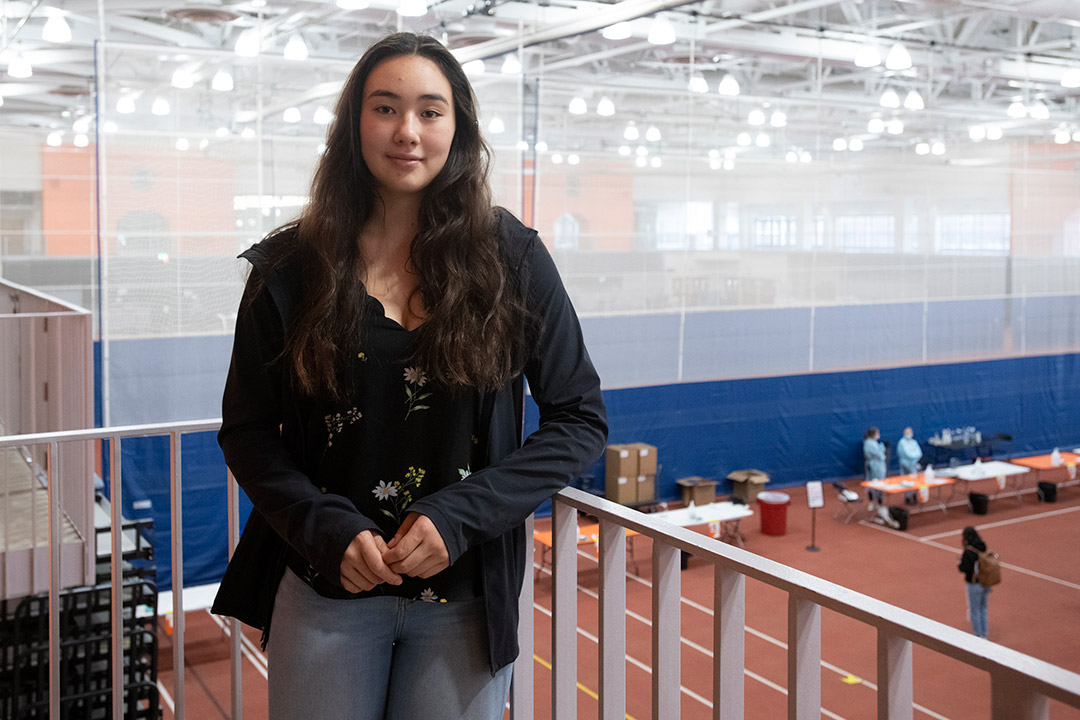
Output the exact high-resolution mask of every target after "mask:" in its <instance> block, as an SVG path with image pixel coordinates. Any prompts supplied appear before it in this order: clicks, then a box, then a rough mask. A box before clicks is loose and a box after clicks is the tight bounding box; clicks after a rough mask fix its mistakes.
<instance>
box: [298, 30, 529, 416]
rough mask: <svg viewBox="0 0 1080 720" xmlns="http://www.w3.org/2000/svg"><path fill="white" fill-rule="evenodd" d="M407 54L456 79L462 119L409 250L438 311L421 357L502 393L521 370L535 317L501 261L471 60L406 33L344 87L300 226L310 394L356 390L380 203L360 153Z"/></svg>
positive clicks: (385, 44) (429, 321)
mask: <svg viewBox="0 0 1080 720" xmlns="http://www.w3.org/2000/svg"><path fill="white" fill-rule="evenodd" d="M402 55H418V56H420V57H423V58H426V59H428V60H430V61H431V62H433V63H435V65H436V66H437V67H438V68H439V69H440V71H441V72H442V74H443V75H444V76H445V77H446V80H447V81H448V82H449V84H450V88H451V91H452V93H453V105H454V116H455V132H454V138H453V141H452V142H451V145H450V152H449V156H448V157H447V160H446V164H445V165H444V166H443V168H442V170H441V171H440V172H439V174H438V175H437V176H436V177H435V178H434V179H432V181H431V183H430V184H429V185H428V187H427V188H426V189H425V190H424V193H423V197H422V199H421V202H420V211H419V218H418V221H419V222H418V229H417V233H416V236H415V237H414V238H413V240H412V245H411V247H410V264H411V268H412V270H413V272H414V273H415V274H416V278H417V289H416V292H417V293H419V295H420V300H421V301H422V303H423V306H424V309H425V310H426V311H427V318H426V319H425V320H424V322H423V323H422V325H421V326H420V328H419V331H418V333H417V339H416V344H415V347H414V352H413V356H412V357H411V358H410V362H411V363H414V364H416V365H418V366H419V367H421V368H422V369H423V370H424V371H425V372H426V373H427V375H428V376H429V377H431V378H432V379H433V380H435V381H436V382H438V383H440V384H442V385H444V386H446V387H448V388H451V389H460V388H464V387H479V388H481V389H493V388H495V387H498V386H499V385H501V384H502V383H503V382H505V381H506V380H507V379H508V378H509V377H511V376H512V375H513V374H515V372H517V371H518V370H519V368H517V367H516V366H515V362H516V359H515V358H516V354H515V352H514V346H515V340H516V339H517V337H518V332H519V329H520V327H521V325H522V321H523V319H524V315H525V312H524V306H523V303H522V301H521V300H520V298H518V296H517V294H516V292H515V290H516V288H512V287H510V280H509V279H508V277H507V275H506V273H505V272H504V269H503V265H502V263H501V262H500V261H499V247H498V238H497V237H496V234H495V214H494V211H493V209H492V205H491V191H490V189H489V187H488V170H489V166H490V158H491V150H490V148H489V147H488V145H487V143H486V142H485V141H484V138H483V137H482V135H481V134H480V125H479V120H478V117H477V110H476V98H475V96H474V95H473V91H472V87H471V86H470V84H469V81H468V79H467V78H466V77H465V73H464V72H463V71H462V69H461V65H460V64H459V63H458V61H457V60H456V59H455V58H454V56H453V55H451V54H450V52H449V51H448V50H447V49H446V48H445V47H443V46H442V45H441V44H440V43H439V42H438V41H437V40H435V39H434V38H431V37H425V36H421V35H414V34H412V33H397V34H394V35H390V36H387V37H385V38H383V39H382V40H380V41H379V42H377V43H376V44H375V45H373V46H372V47H371V48H370V49H369V50H368V51H367V52H366V53H364V55H363V57H361V58H360V61H359V62H357V64H356V67H354V68H353V70H352V73H351V74H350V75H349V78H348V80H347V81H346V82H345V86H344V88H343V89H342V91H341V96H340V98H339V99H338V103H337V108H336V112H335V118H334V121H333V122H332V124H331V126H330V128H329V132H328V135H327V139H326V151H325V152H324V153H323V155H322V158H321V159H320V160H319V163H318V165H317V167H316V170H315V176H314V179H313V181H312V187H311V202H310V204H309V205H308V206H307V207H306V208H305V210H304V211H303V213H302V214H301V216H300V217H299V219H298V220H297V221H296V222H295V223H293V225H295V230H296V235H297V239H298V242H297V243H296V246H295V252H297V253H298V254H299V256H300V258H301V260H302V267H303V268H304V278H303V280H304V302H303V303H302V304H301V308H300V310H299V311H298V313H297V316H296V318H295V320H294V322H293V323H292V325H291V327H290V330H289V331H288V335H287V337H286V347H285V355H286V357H287V359H288V360H289V361H290V364H291V367H292V370H293V377H294V385H295V387H296V389H297V390H299V391H300V392H301V393H302V394H304V395H306V396H321V395H328V396H330V397H336V398H340V397H341V396H342V395H343V394H344V393H345V392H346V388H345V387H344V386H343V384H342V378H341V377H339V375H338V373H339V371H340V369H341V367H342V362H341V361H342V360H343V359H344V358H345V357H346V353H347V352H349V351H351V350H354V349H355V348H354V345H353V344H354V343H355V342H356V339H357V338H359V337H361V325H362V322H361V313H360V308H361V307H362V303H363V300H364V296H365V292H366V291H365V289H364V286H363V284H362V282H361V278H362V277H363V276H364V269H365V268H364V258H363V256H362V254H361V253H360V251H359V244H358V238H359V236H360V231H361V229H362V228H363V227H364V226H365V224H366V223H367V221H368V220H369V219H370V218H371V217H372V215H373V213H374V212H375V210H376V208H377V203H379V202H380V198H379V191H378V185H377V183H376V181H375V178H374V177H373V176H372V174H371V172H370V170H369V169H368V167H367V165H366V164H365V162H364V158H363V155H362V154H361V145H360V113H361V108H362V105H363V95H364V84H365V83H366V81H367V78H368V76H369V75H370V74H371V72H372V71H373V70H374V69H375V67H376V66H377V65H378V64H379V63H381V62H383V61H384V60H387V59H390V58H393V57H399V56H402Z"/></svg>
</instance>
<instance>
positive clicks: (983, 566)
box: [969, 547, 1001, 587]
mask: <svg viewBox="0 0 1080 720" xmlns="http://www.w3.org/2000/svg"><path fill="white" fill-rule="evenodd" d="M969 549H970V550H971V551H972V552H973V553H975V554H976V555H977V556H978V557H979V559H978V561H977V562H976V563H975V582H977V583H979V584H980V585H982V586H983V587H992V586H994V585H997V584H998V583H999V582H1001V563H1000V562H999V561H998V554H997V553H996V552H990V551H989V550H976V549H975V548H973V547H969Z"/></svg>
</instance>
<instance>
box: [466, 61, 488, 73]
mask: <svg viewBox="0 0 1080 720" xmlns="http://www.w3.org/2000/svg"><path fill="white" fill-rule="evenodd" d="M461 69H462V70H464V71H465V74H466V75H483V74H484V73H485V72H487V67H485V65H484V61H483V60H470V61H469V62H467V63H465V64H464V65H462V66H461Z"/></svg>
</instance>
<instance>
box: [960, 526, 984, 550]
mask: <svg viewBox="0 0 1080 720" xmlns="http://www.w3.org/2000/svg"><path fill="white" fill-rule="evenodd" d="M962 537H963V543H964V547H972V548H973V547H975V546H976V545H982V546H983V547H986V544H985V543H984V542H983V539H982V538H981V537H979V531H978V530H976V529H975V528H973V527H971V526H970V525H968V526H967V527H966V528H964V533H963V536H962Z"/></svg>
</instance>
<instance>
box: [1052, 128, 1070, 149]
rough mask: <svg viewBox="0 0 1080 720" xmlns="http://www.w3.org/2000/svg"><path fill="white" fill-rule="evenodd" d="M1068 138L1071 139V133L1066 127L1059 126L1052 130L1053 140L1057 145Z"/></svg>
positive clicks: (1063, 142) (1065, 141)
mask: <svg viewBox="0 0 1080 720" xmlns="http://www.w3.org/2000/svg"><path fill="white" fill-rule="evenodd" d="M1070 140H1072V135H1071V134H1070V133H1069V131H1068V129H1066V128H1063V127H1059V128H1058V129H1057V130H1054V142H1055V143H1057V144H1058V145H1064V144H1066V143H1068V142H1069V141H1070Z"/></svg>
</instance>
